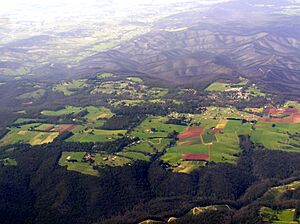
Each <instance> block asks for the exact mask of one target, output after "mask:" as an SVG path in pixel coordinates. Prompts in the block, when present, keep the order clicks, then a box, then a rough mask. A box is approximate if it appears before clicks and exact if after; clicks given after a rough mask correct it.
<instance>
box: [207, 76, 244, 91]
mask: <svg viewBox="0 0 300 224" xmlns="http://www.w3.org/2000/svg"><path fill="white" fill-rule="evenodd" d="M239 80H240V82H239V83H225V82H214V83H212V84H210V85H209V86H208V87H207V88H206V89H205V90H206V91H209V92H225V91H238V90H241V89H242V88H243V87H244V86H245V85H246V84H247V83H248V80H247V79H245V78H243V77H240V78H239Z"/></svg>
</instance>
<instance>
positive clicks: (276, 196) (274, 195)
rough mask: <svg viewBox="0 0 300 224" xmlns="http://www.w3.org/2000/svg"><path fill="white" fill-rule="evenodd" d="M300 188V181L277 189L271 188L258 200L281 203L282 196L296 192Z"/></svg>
mask: <svg viewBox="0 0 300 224" xmlns="http://www.w3.org/2000/svg"><path fill="white" fill-rule="evenodd" d="M299 187H300V181H293V182H291V183H289V184H285V185H280V186H277V187H272V188H270V189H269V190H268V191H267V192H266V193H264V195H263V196H262V197H260V198H259V199H258V200H259V201H261V202H263V201H273V202H276V201H280V199H281V198H282V196H283V195H284V194H285V193H286V192H288V191H294V190H295V189H298V188H299Z"/></svg>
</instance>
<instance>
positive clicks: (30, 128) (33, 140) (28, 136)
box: [0, 123, 59, 145]
mask: <svg viewBox="0 0 300 224" xmlns="http://www.w3.org/2000/svg"><path fill="white" fill-rule="evenodd" d="M40 125H41V123H33V124H28V125H23V126H20V127H13V128H11V129H10V131H9V132H8V134H6V135H5V136H4V137H3V138H2V139H1V140H0V145H9V144H15V143H28V144H31V145H41V144H47V143H50V142H52V141H53V140H54V139H55V138H56V137H57V136H58V135H59V132H39V131H35V130H34V129H35V128H37V127H39V126H40Z"/></svg>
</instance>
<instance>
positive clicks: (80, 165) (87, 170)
mask: <svg viewBox="0 0 300 224" xmlns="http://www.w3.org/2000/svg"><path fill="white" fill-rule="evenodd" d="M84 155H85V152H63V153H62V155H61V158H60V159H59V162H58V164H59V165H60V166H66V167H67V170H71V171H76V172H80V173H82V174H86V175H92V176H98V175H99V173H98V171H97V170H94V169H93V167H92V166H91V165H90V164H89V163H88V162H82V159H83V156H84ZM68 157H69V158H70V159H72V160H77V162H68V161H67V158H68Z"/></svg>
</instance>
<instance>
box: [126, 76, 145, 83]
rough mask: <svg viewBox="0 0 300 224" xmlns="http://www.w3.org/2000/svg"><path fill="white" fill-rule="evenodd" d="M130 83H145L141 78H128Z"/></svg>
mask: <svg viewBox="0 0 300 224" xmlns="http://www.w3.org/2000/svg"><path fill="white" fill-rule="evenodd" d="M127 79H128V80H129V81H131V82H136V83H143V82H144V81H143V80H142V79H141V78H139V77H128V78H127Z"/></svg>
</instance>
